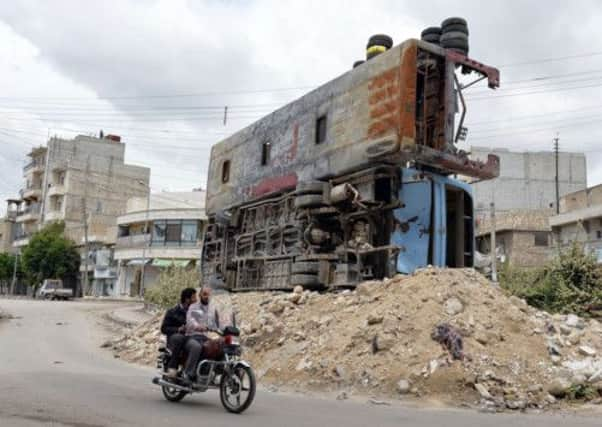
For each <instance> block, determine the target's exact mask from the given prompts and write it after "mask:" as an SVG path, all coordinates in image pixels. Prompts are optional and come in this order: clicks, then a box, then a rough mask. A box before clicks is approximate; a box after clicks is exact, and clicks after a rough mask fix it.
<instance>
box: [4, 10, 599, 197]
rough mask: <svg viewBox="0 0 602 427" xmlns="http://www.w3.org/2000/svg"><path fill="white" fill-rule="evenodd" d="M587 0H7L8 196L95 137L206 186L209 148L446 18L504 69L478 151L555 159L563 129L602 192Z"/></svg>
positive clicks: (156, 171)
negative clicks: (37, 169)
mask: <svg viewBox="0 0 602 427" xmlns="http://www.w3.org/2000/svg"><path fill="white" fill-rule="evenodd" d="M578 4H579V7H576V6H575V3H573V2H568V1H546V2H541V1H531V2H529V1H509V0H506V1H492V0H490V1H488V2H482V1H466V0H463V1H430V2H429V1H421V2H417V1H415V0H414V1H399V0H397V1H395V0H394V1H353V2H352V1H326V0H321V1H308V0H304V1H276V0H272V1H240V2H237V1H200V0H196V1H192V0H191V1H178V0H159V1H151V0H140V1H125V0H115V1H108V0H105V1H102V2H93V1H81V0H80V1H75V0H73V1H67V0H65V1H60V0H53V1H35V0H30V1H28V0H20V1H17V0H15V1H3V2H1V3H0V58H1V59H0V144H1V146H2V151H1V154H0V198H1V199H5V198H7V197H9V196H14V195H16V192H17V191H18V189H19V188H21V186H22V167H23V164H24V161H25V154H26V153H27V151H28V150H29V149H30V148H31V147H32V146H34V145H41V144H44V143H45V141H46V139H47V137H48V135H58V136H64V137H72V136H75V135H76V134H78V133H84V134H92V133H94V134H96V133H97V132H98V131H99V129H103V130H104V132H105V133H116V134H120V135H122V136H123V141H124V142H125V143H126V147H127V148H126V161H127V162H129V163H133V164H139V165H145V166H149V167H151V168H152V173H151V185H152V187H153V190H189V189H191V188H193V187H198V186H203V187H204V185H205V181H206V172H207V163H208V162H207V161H208V155H209V148H210V146H211V145H212V144H213V143H215V142H217V141H219V140H220V139H222V138H223V137H225V136H227V135H229V134H231V133H233V132H234V131H236V130H238V129H240V128H241V127H244V126H246V125H248V124H250V123H252V122H253V121H255V120H257V119H258V118H260V117H261V116H263V115H265V114H267V113H269V112H270V111H272V110H273V109H275V108H277V107H278V106H281V105H283V104H285V103H286V102H289V101H291V100H293V99H295V98H297V97H299V96H300V95H302V94H303V93H304V92H307V91H308V90H309V89H310V88H312V87H315V86H317V85H320V84H322V83H324V82H326V81H328V80H330V79H332V78H334V77H336V76H338V75H340V74H342V73H344V72H346V71H347V70H348V69H349V68H350V67H351V64H352V63H353V61H355V60H356V59H361V58H362V57H363V56H364V49H365V44H366V40H367V38H368V37H369V36H370V35H371V34H374V33H379V32H383V33H387V34H390V35H391V36H393V38H394V40H395V42H396V43H398V42H401V41H403V40H404V39H407V38H412V37H419V35H420V30H421V29H422V28H424V27H426V26H431V25H438V24H439V23H440V22H441V20H442V19H444V18H446V17H448V16H463V17H465V18H466V19H468V23H469V28H470V45H471V47H470V56H471V57H473V58H474V59H477V60H479V61H481V62H485V63H487V64H490V65H494V66H498V67H499V68H500V70H501V76H502V88H501V89H499V90H498V91H497V92H495V93H494V92H491V91H488V90H486V89H485V88H484V86H483V85H481V86H477V87H474V88H473V89H470V90H469V91H468V93H467V96H469V97H470V98H472V99H469V101H468V102H469V112H468V127H469V138H468V143H469V144H472V145H479V146H495V147H506V148H509V149H521V150H550V149H551V147H552V139H553V138H554V136H555V134H556V132H557V131H558V132H560V144H561V149H562V150H566V151H569V150H574V151H586V152H587V159H588V181H589V184H590V185H592V184H597V183H600V182H602V146H601V145H600V144H598V141H599V140H600V137H601V136H602V96H601V95H602V37H600V35H601V33H602V30H601V26H600V23H601V22H602V2H599V1H598V2H597V1H580V2H579V3H578ZM225 105H228V107H229V118H228V121H227V124H226V125H225V126H224V124H223V122H222V120H223V109H224V106H225ZM551 173H552V172H551ZM0 209H1V208H0Z"/></svg>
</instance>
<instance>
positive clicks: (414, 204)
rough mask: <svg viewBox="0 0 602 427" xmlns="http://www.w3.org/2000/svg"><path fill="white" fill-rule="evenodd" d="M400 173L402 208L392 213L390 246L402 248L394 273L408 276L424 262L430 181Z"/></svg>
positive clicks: (407, 171) (419, 175)
mask: <svg viewBox="0 0 602 427" xmlns="http://www.w3.org/2000/svg"><path fill="white" fill-rule="evenodd" d="M401 173H402V184H401V189H400V191H399V200H401V201H402V203H403V204H404V205H405V206H404V207H402V208H398V209H395V210H394V211H393V215H394V217H395V220H396V221H397V223H398V225H397V226H396V227H395V231H394V232H393V235H392V236H391V243H392V244H394V245H397V246H400V247H403V248H404V249H403V250H402V251H400V253H399V255H398V257H397V271H398V272H400V273H408V274H409V273H412V272H413V271H414V270H415V269H416V268H418V267H423V266H425V265H427V263H428V255H429V253H428V252H429V243H430V229H431V200H432V193H431V192H432V182H431V180H430V179H429V177H428V176H426V175H424V174H422V173H421V172H418V171H416V170H415V169H402V172H401Z"/></svg>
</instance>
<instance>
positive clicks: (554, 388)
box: [547, 378, 571, 398]
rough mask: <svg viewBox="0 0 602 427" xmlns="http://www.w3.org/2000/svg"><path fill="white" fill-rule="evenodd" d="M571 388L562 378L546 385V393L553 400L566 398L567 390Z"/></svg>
mask: <svg viewBox="0 0 602 427" xmlns="http://www.w3.org/2000/svg"><path fill="white" fill-rule="evenodd" d="M570 387H571V383H570V382H568V381H567V380H566V379H564V378H557V379H555V380H554V381H552V382H551V383H550V384H548V387H547V391H548V393H549V394H550V395H552V396H554V397H555V398H563V397H564V396H566V393H567V391H568V389H569V388H570Z"/></svg>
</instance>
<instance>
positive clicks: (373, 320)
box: [367, 313, 384, 325]
mask: <svg viewBox="0 0 602 427" xmlns="http://www.w3.org/2000/svg"><path fill="white" fill-rule="evenodd" d="M383 319H384V316H379V315H376V314H374V313H371V314H369V315H368V320H367V322H368V325H376V324H379V323H382V322H383Z"/></svg>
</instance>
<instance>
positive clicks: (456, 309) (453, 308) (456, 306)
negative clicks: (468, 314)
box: [444, 297, 464, 316]
mask: <svg viewBox="0 0 602 427" xmlns="http://www.w3.org/2000/svg"><path fill="white" fill-rule="evenodd" d="M444 308H445V312H446V313H447V314H449V315H450V316H455V315H456V314H459V313H461V312H462V311H463V310H464V304H462V301H460V300H459V299H458V298H456V297H452V298H450V299H448V300H447V301H445V306H444Z"/></svg>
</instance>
